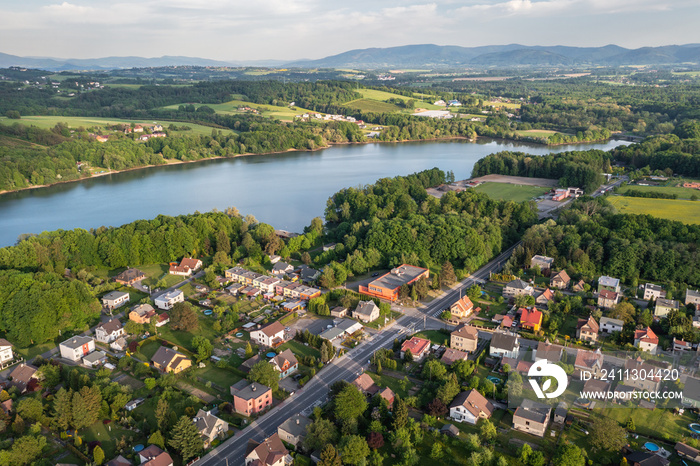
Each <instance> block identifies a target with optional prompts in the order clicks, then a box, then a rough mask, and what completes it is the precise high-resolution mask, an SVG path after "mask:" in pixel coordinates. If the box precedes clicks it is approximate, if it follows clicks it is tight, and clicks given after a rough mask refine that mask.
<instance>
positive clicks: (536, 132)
mask: <svg viewBox="0 0 700 466" xmlns="http://www.w3.org/2000/svg"><path fill="white" fill-rule="evenodd" d="M516 133H518V134H519V135H521V136H530V137H533V138H547V137H549V136H551V135H553V134H557V133H558V131H549V130H546V129H525V130H520V131H516Z"/></svg>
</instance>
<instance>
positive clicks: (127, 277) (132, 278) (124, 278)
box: [114, 269, 146, 286]
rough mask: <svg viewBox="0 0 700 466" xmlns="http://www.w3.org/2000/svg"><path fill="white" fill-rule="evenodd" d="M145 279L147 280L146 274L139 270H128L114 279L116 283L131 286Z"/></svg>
mask: <svg viewBox="0 0 700 466" xmlns="http://www.w3.org/2000/svg"><path fill="white" fill-rule="evenodd" d="M144 278H146V274H145V273H143V272H141V271H140V270H139V269H126V270H125V271H123V272H122V273H120V274H118V275H117V276H116V277H114V281H115V282H117V283H120V284H122V285H127V286H131V285H133V284H134V283H136V282H138V281H141V280H143V279H144Z"/></svg>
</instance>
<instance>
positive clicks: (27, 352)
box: [15, 341, 56, 361]
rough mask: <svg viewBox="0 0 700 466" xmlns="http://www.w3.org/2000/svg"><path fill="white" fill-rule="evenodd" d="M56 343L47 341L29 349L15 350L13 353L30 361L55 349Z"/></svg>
mask: <svg viewBox="0 0 700 466" xmlns="http://www.w3.org/2000/svg"><path fill="white" fill-rule="evenodd" d="M55 347H56V343H54V342H53V341H47V342H46V343H42V344H40V345H34V346H30V347H29V348H17V349H16V350H15V351H16V352H17V353H19V354H20V355H21V356H22V357H23V358H24V359H25V360H27V361H31V360H32V359H34V358H35V357H36V356H38V355H40V354H42V353H45V352H47V351H48V350H50V349H52V348H55Z"/></svg>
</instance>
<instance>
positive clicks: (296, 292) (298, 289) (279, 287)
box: [226, 267, 321, 300]
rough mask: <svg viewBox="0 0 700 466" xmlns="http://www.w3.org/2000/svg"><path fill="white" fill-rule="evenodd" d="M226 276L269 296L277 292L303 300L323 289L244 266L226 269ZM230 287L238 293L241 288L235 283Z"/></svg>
mask: <svg viewBox="0 0 700 466" xmlns="http://www.w3.org/2000/svg"><path fill="white" fill-rule="evenodd" d="M226 278H228V279H230V280H232V281H234V282H236V283H239V284H241V285H245V286H248V287H252V289H255V290H259V291H260V292H261V293H263V294H265V295H266V297H269V298H271V297H272V296H273V295H275V294H276V295H279V296H284V297H286V298H293V299H302V300H309V299H312V298H316V297H318V296H321V290H319V289H317V288H313V287H310V286H306V285H302V284H300V283H294V282H290V281H287V280H283V279H281V278H278V277H271V276H268V275H261V274H259V273H256V272H251V271H250V270H246V269H244V268H242V267H233V268H231V269H228V270H227V271H226ZM229 288H230V291H231V292H232V293H237V292H238V289H239V288H237V287H236V286H235V285H234V286H232V287H229ZM248 294H249V293H248Z"/></svg>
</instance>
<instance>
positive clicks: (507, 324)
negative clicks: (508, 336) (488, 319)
mask: <svg viewBox="0 0 700 466" xmlns="http://www.w3.org/2000/svg"><path fill="white" fill-rule="evenodd" d="M512 326H513V319H511V318H510V316H505V317H503V320H501V327H506V328H510V327H512Z"/></svg>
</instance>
